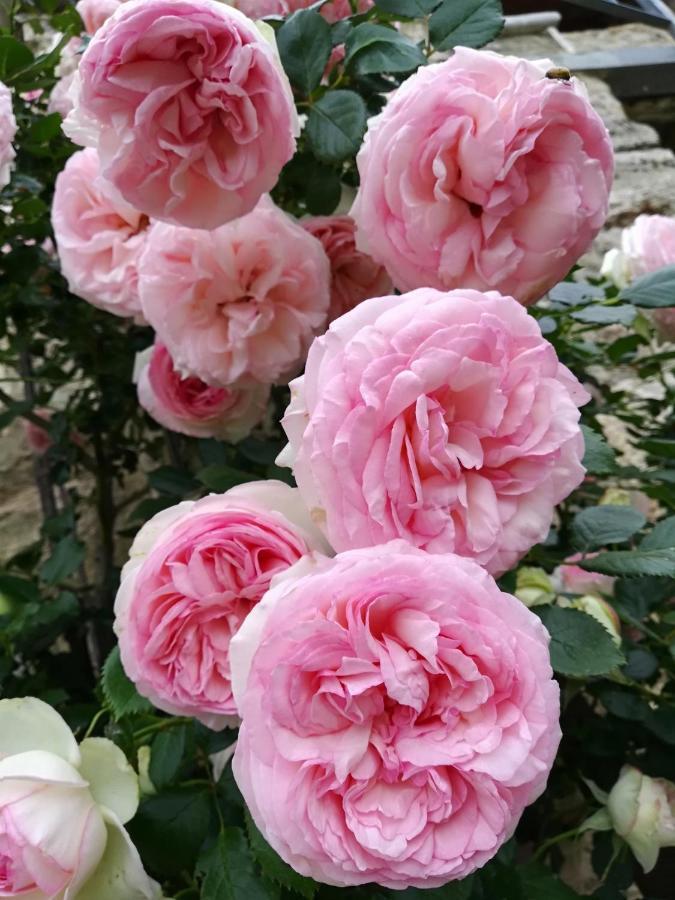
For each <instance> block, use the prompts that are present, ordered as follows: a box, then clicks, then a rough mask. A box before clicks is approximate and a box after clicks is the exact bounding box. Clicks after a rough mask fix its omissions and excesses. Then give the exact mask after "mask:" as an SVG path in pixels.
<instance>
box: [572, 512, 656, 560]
mask: <svg viewBox="0 0 675 900" xmlns="http://www.w3.org/2000/svg"><path fill="white" fill-rule="evenodd" d="M646 521H647V520H646V519H645V517H644V516H643V515H642V513H641V512H638V511H637V510H636V509H633V508H632V507H631V506H611V505H609V504H607V505H605V506H591V507H588V508H586V509H582V510H581V512H579V513H577V514H576V516H575V517H574V519H573V521H572V539H573V541H574V543H575V544H576V546H577V547H579V548H581V549H586V550H593V549H597V548H598V547H605V546H606V545H607V544H621V543H623V542H624V541H627V540H628V539H629V538H631V537H632V536H633V535H634V534H635V533H636V532H638V531H639V530H640V529H641V528H643V527H644V525H645V523H646Z"/></svg>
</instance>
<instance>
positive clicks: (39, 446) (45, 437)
mask: <svg viewBox="0 0 675 900" xmlns="http://www.w3.org/2000/svg"><path fill="white" fill-rule="evenodd" d="M34 412H35V415H36V416H38V417H39V418H40V419H41V421H43V422H44V423H45V427H44V428H41V427H40V426H39V425H36V424H35V422H31V421H30V420H29V419H24V420H23V423H24V434H25V435H26V443H27V444H28V447H29V448H30V450H31V452H32V453H34V454H35V455H36V456H43V455H44V454H45V453H46V452H47V450H49V448H50V447H51V446H52V444H53V443H54V441H53V439H52V436H51V434H50V433H49V422H50V420H51V418H52V416H53V415H54V413H53V411H52V410H51V409H47V408H46V407H41V408H40V409H36V410H34ZM0 896H1V895H0Z"/></svg>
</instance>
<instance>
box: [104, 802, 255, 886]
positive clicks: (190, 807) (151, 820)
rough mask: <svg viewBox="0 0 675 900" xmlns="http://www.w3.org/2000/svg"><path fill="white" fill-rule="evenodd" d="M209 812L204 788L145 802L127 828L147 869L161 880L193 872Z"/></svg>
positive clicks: (203, 837) (209, 816) (207, 825)
mask: <svg viewBox="0 0 675 900" xmlns="http://www.w3.org/2000/svg"><path fill="white" fill-rule="evenodd" d="M212 812H213V805H212V799H211V794H210V792H209V790H208V788H205V787H203V786H201V785H181V786H180V787H174V788H170V789H169V790H166V791H162V792H160V793H159V794H156V795H155V796H152V797H147V798H145V799H144V800H143V801H142V802H141V805H140V807H139V810H138V812H137V813H136V816H135V817H134V818H133V819H132V821H131V822H130V823H129V825H128V826H127V828H128V830H129V834H130V836H131V839H132V841H133V842H134V844H136V846H137V847H138V850H139V852H140V854H141V857H142V858H143V861H144V862H145V863H146V865H147V866H148V867H149V868H151V869H153V870H154V871H156V872H159V873H161V875H162V876H163V877H171V876H178V875H180V874H181V872H192V871H193V869H194V867H195V865H196V863H197V859H198V857H199V853H200V851H201V848H202V845H203V843H204V840H205V838H206V835H207V833H208V829H209V823H210V821H211V815H212ZM214 896H217V895H214ZM241 897H246V894H242V895H241ZM101 900H103V898H101ZM247 900H253V895H251V896H250V897H248V898H247Z"/></svg>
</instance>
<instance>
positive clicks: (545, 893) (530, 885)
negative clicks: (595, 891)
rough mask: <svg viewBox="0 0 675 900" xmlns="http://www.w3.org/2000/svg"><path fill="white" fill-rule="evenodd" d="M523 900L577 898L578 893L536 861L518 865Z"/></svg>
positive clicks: (572, 899)
mask: <svg viewBox="0 0 675 900" xmlns="http://www.w3.org/2000/svg"><path fill="white" fill-rule="evenodd" d="M518 875H519V876H520V881H521V884H522V888H523V897H524V900H578V898H579V896H580V895H579V894H577V893H576V891H573V890H572V888H571V887H568V886H567V885H566V884H565V883H564V882H563V881H561V880H560V879H559V878H558V877H557V875H554V873H553V872H551V870H550V869H548V868H547V867H546V866H544V865H543V864H542V863H538V862H528V863H525V865H521V866H518Z"/></svg>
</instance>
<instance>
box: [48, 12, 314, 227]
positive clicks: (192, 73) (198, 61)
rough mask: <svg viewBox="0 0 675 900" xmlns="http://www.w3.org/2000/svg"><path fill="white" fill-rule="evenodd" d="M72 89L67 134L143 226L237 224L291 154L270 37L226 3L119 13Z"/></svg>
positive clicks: (287, 106) (290, 107)
mask: <svg viewBox="0 0 675 900" xmlns="http://www.w3.org/2000/svg"><path fill="white" fill-rule="evenodd" d="M265 27H266V28H267V26H265ZM268 31H269V32H270V37H269V39H268V36H267V35H268ZM80 79H81V83H80V91H79V97H78V100H77V104H76V108H75V109H74V111H73V113H72V114H71V115H70V116H69V117H68V120H67V121H66V123H65V128H66V131H67V132H68V134H69V136H70V137H72V138H73V140H75V142H76V143H83V144H86V145H91V146H97V147H98V150H99V153H100V155H101V160H102V163H103V172H104V175H105V176H106V178H108V179H110V181H112V183H113V184H114V185H115V187H116V188H117V189H118V190H119V192H120V193H121V194H122V196H123V197H124V198H125V199H126V200H127V202H128V203H131V204H132V205H133V206H135V207H137V208H138V209H142V210H143V212H145V213H147V215H149V216H152V217H153V218H157V219H161V220H163V221H166V222H172V223H174V224H177V225H187V226H189V227H191V228H216V227H217V226H218V225H222V224H223V223H224V222H229V221H230V220H231V219H236V218H237V217H239V216H243V215H244V214H245V213H248V212H250V211H251V210H252V209H253V207H254V206H255V205H256V203H257V202H258V200H259V198H260V197H261V195H262V194H264V193H265V192H266V191H269V190H270V189H271V188H272V187H273V186H274V185H275V184H276V181H277V178H278V177H279V172H280V171H281V169H282V167H283V166H284V165H285V163H286V162H288V160H289V159H290V158H291V157H292V156H293V153H294V151H295V136H294V135H295V132H296V128H297V116H296V113H295V107H294V104H293V96H292V93H291V89H290V85H289V84H288V79H287V78H286V75H285V74H284V72H283V70H282V68H281V63H280V62H279V59H278V56H277V53H276V49H275V46H274V38H273V34H272V33H271V30H270V29H267V30H266V31H264V32H261V31H260V30H259V29H258V28H256V26H255V25H254V24H253V22H250V21H249V20H248V19H247V18H246V17H245V16H244V15H242V13H240V12H238V11H237V10H234V9H232V8H231V7H229V6H226V5H225V4H224V3H218V2H215V0H133V2H130V3H123V4H122V6H120V8H119V9H118V11H117V12H116V13H115V14H114V15H113V16H112V17H111V18H110V19H108V21H107V22H106V23H105V24H104V25H103V26H102V27H101V28H100V29H99V30H98V31H97V32H96V34H95V35H94V37H93V38H92V41H91V43H90V44H89V46H88V48H87V50H86V51H85V53H84V55H83V57H82V61H81V63H80Z"/></svg>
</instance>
